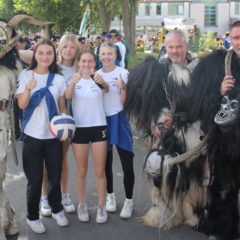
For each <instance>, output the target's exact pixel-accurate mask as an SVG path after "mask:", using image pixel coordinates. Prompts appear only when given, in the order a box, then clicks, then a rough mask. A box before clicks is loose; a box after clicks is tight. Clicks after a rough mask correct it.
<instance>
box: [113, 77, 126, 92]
mask: <svg viewBox="0 0 240 240" xmlns="http://www.w3.org/2000/svg"><path fill="white" fill-rule="evenodd" d="M115 85H116V86H117V87H118V88H119V89H125V88H126V83H125V82H124V81H123V78H122V74H120V77H119V78H118V80H117V81H116V82H115Z"/></svg>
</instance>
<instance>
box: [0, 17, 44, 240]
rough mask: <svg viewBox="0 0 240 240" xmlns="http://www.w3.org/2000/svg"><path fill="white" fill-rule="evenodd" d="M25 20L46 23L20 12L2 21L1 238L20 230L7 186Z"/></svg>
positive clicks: (0, 68)
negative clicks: (20, 30)
mask: <svg viewBox="0 0 240 240" xmlns="http://www.w3.org/2000/svg"><path fill="white" fill-rule="evenodd" d="M22 21H26V22H28V23H30V24H35V25H44V24H49V22H41V21H37V20H35V19H33V18H32V17H29V16H26V15H16V16H14V17H13V18H12V19H11V20H10V21H9V22H8V23H6V22H3V21H0V40H1V41H0V86H1V87H0V239H1V240H5V239H6V236H5V235H10V236H12V235H15V234H17V233H18V228H17V224H16V218H15V211H14V210H13V208H12V206H11V204H10V202H9V200H8V198H7V196H6V192H5V191H4V188H3V181H4V179H5V174H6V170H7V167H6V162H7V152H8V145H9V142H12V147H13V149H12V150H13V156H14V159H15V161H16V163H17V155H16V142H15V131H14V115H13V99H14V94H15V88H16V79H17V73H18V72H19V70H20V69H19V66H18V65H19V64H18V62H17V55H18V54H17V51H16V49H15V44H16V39H17V34H16V32H15V30H14V28H15V27H16V26H17V25H18V24H19V23H20V22H22Z"/></svg>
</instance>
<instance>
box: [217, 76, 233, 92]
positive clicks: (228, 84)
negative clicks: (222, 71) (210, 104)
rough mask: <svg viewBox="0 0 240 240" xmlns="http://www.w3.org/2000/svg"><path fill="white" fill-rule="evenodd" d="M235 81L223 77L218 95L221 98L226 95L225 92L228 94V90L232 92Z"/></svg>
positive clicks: (231, 78)
mask: <svg viewBox="0 0 240 240" xmlns="http://www.w3.org/2000/svg"><path fill="white" fill-rule="evenodd" d="M235 81H236V80H235V79H234V78H233V76H225V77H224V79H223V81H222V84H221V88H220V94H221V96H224V95H226V93H227V92H229V91H230V90H232V89H233V88H234V86H235Z"/></svg>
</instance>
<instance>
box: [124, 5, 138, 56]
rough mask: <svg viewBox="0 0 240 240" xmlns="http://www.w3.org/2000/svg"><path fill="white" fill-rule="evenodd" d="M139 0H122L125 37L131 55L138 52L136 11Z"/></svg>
mask: <svg viewBox="0 0 240 240" xmlns="http://www.w3.org/2000/svg"><path fill="white" fill-rule="evenodd" d="M137 2H138V1H137V0H121V1H120V5H121V10H122V16H123V31H124V37H125V39H126V41H127V43H128V46H129V56H134V55H135V54H136V50H135V37H136V31H135V29H136V13H137Z"/></svg>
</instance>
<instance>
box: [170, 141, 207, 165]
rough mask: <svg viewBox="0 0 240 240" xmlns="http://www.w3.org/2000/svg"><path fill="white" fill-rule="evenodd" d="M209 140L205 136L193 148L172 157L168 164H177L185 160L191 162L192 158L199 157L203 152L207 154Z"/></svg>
mask: <svg viewBox="0 0 240 240" xmlns="http://www.w3.org/2000/svg"><path fill="white" fill-rule="evenodd" d="M206 142H207V136H205V137H204V139H203V140H202V141H201V142H200V143H199V144H198V145H197V146H195V147H194V148H193V149H192V150H190V151H188V152H186V153H183V154H180V155H178V156H177V157H174V158H170V159H169V160H168V161H167V162H166V164H168V165H175V164H178V163H181V162H184V161H186V160H187V161H188V162H191V161H192V160H194V159H196V158H197V157H199V156H200V155H202V154H205V152H206V146H205V144H206Z"/></svg>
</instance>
